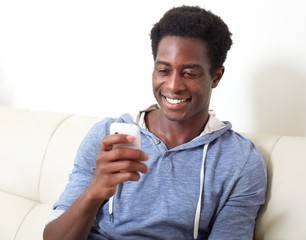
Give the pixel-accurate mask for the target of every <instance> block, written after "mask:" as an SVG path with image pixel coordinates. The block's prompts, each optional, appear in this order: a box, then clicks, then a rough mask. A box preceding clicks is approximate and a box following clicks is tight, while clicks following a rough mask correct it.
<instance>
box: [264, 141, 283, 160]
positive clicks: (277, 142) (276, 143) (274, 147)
mask: <svg viewBox="0 0 306 240" xmlns="http://www.w3.org/2000/svg"><path fill="white" fill-rule="evenodd" d="M281 138H282V136H279V137H278V138H277V140H276V142H275V144H274V146H273V148H272V151H271V154H270V157H269V161H268V162H267V166H270V163H271V158H272V155H273V153H274V151H275V149H276V146H277V145H278V144H279V142H280V140H281Z"/></svg>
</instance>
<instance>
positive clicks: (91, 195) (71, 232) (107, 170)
mask: <svg viewBox="0 0 306 240" xmlns="http://www.w3.org/2000/svg"><path fill="white" fill-rule="evenodd" d="M133 141H134V137H130V136H127V135H122V134H116V135H109V136H106V137H105V138H104V139H103V141H102V146H101V149H100V151H99V153H98V155H97V158H96V166H95V174H94V177H93V179H92V180H91V182H90V184H89V186H88V187H87V188H86V190H85V191H84V192H83V193H82V194H81V195H80V196H79V197H78V198H77V199H76V200H75V201H74V202H73V204H72V205H71V206H70V207H69V208H68V209H67V210H66V211H65V212H64V213H63V214H62V215H61V216H59V217H58V218H57V219H55V220H53V221H52V222H50V223H48V224H47V225H46V227H45V229H44V233H43V236H44V239H45V240H48V239H52V240H55V239H60V240H68V239H73V240H74V239H87V237H88V234H89V232H90V229H91V226H92V223H93V221H94V219H95V216H96V214H97V212H98V210H99V208H100V207H101V205H102V204H103V202H104V201H105V200H107V199H109V198H110V197H111V196H113V195H114V193H115V192H116V188H117V185H118V184H120V183H123V182H125V181H138V180H139V178H140V177H139V174H138V172H142V173H146V172H147V170H148V169H147V166H146V165H145V164H143V163H142V162H141V161H145V160H147V156H146V155H145V154H144V152H142V151H141V150H137V149H127V148H126V149H113V145H114V144H117V143H132V142H133ZM118 160H120V161H118Z"/></svg>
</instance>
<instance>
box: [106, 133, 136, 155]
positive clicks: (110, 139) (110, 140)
mask: <svg viewBox="0 0 306 240" xmlns="http://www.w3.org/2000/svg"><path fill="white" fill-rule="evenodd" d="M134 141H135V137H134V136H131V135H126V134H110V135H108V136H105V137H104V138H103V140H102V146H101V148H102V150H105V151H108V150H111V149H112V148H113V145H114V144H129V143H133V142H134Z"/></svg>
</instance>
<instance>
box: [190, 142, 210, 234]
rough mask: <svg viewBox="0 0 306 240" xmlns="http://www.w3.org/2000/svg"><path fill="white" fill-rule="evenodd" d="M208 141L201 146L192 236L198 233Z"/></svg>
mask: <svg viewBox="0 0 306 240" xmlns="http://www.w3.org/2000/svg"><path fill="white" fill-rule="evenodd" d="M208 145H209V143H207V144H205V145H204V148H203V156H202V166H201V174H200V193H199V199H198V204H197V210H196V214H195V217H194V227H193V238H194V239H197V238H198V233H199V224H200V215H201V206H202V194H203V187H204V171H205V160H206V155H207V149H208Z"/></svg>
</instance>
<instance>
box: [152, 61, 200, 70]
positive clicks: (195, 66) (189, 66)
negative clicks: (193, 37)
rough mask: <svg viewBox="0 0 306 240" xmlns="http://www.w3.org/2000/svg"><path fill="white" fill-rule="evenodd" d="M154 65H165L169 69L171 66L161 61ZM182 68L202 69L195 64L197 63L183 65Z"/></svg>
mask: <svg viewBox="0 0 306 240" xmlns="http://www.w3.org/2000/svg"><path fill="white" fill-rule="evenodd" d="M155 64H161V65H165V66H169V67H170V66H171V64H170V63H168V62H165V61H162V60H157V61H156V62H155ZM183 68H201V69H202V66H201V65H200V64H197V63H194V64H183Z"/></svg>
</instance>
